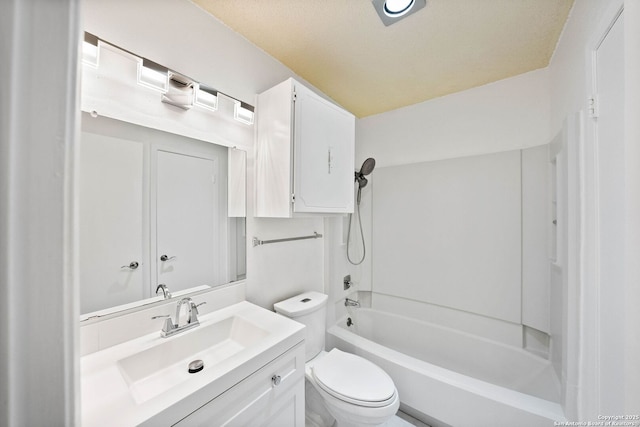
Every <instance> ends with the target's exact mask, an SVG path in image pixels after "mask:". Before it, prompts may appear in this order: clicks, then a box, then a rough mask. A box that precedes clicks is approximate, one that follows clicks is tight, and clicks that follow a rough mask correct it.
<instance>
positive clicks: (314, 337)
mask: <svg viewBox="0 0 640 427" xmlns="http://www.w3.org/2000/svg"><path fill="white" fill-rule="evenodd" d="M273 308H274V310H275V311H276V313H279V314H281V315H283V316H287V317H289V318H291V319H293V320H295V321H296V322H300V323H302V324H303V325H305V326H306V328H305V347H306V361H309V360H311V359H313V358H314V357H315V356H316V355H317V354H318V353H320V352H321V351H322V350H324V335H325V321H326V318H327V296H326V295H325V294H322V293H320V292H305V293H303V294H300V295H297V296H295V297H292V298H289V299H286V300H284V301H280V302H278V303H275V304H274V305H273Z"/></svg>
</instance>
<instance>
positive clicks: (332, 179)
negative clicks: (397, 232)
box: [255, 79, 355, 218]
mask: <svg viewBox="0 0 640 427" xmlns="http://www.w3.org/2000/svg"><path fill="white" fill-rule="evenodd" d="M354 146H355V117H354V116H353V115H352V114H351V113H349V112H347V111H345V110H344V109H342V108H340V107H338V106H336V105H335V104H333V103H331V102H329V101H327V100H326V99H324V98H322V97H321V96H319V95H318V94H316V93H315V92H313V91H311V90H310V89H309V88H307V87H305V86H303V85H302V84H300V83H299V82H297V81H295V80H293V79H288V80H286V81H284V82H282V83H280V84H279V85H277V86H275V87H273V88H271V89H269V90H267V91H266V92H264V93H262V94H260V95H259V96H258V118H257V143H256V163H255V165H256V166H255V170H256V213H255V215H256V216H257V217H280V218H283V217H284V218H290V217H293V216H294V215H295V214H298V213H304V214H307V213H313V214H335V213H350V212H353V203H354V201H353V199H354V194H353V193H354V181H353V174H354Z"/></svg>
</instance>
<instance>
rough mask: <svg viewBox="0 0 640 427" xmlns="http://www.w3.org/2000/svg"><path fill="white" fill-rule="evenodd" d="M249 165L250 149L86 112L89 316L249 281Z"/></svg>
mask: <svg viewBox="0 0 640 427" xmlns="http://www.w3.org/2000/svg"><path fill="white" fill-rule="evenodd" d="M244 165H245V152H244V151H241V150H236V149H233V148H227V147H223V146H219V145H215V144H211V143H209V142H203V141H199V140H195V139H191V138H187V137H185V136H182V135H176V134H171V133H167V132H163V131H159V130H156V129H151V128H146V127H143V126H138V125H134V124H131V123H126V122H123V121H120V120H114V119H110V118H106V117H100V116H96V117H92V116H91V115H90V114H88V113H82V129H81V141H80V168H79V180H78V195H79V197H78V207H79V210H78V213H79V248H80V251H79V253H80V260H79V261H80V276H79V277H80V309H81V313H82V314H83V315H84V316H85V317H91V316H99V315H101V314H107V313H111V312H113V311H114V310H123V309H128V308H131V307H135V306H137V305H140V303H153V302H157V301H160V300H163V299H164V298H165V295H167V292H169V293H170V294H171V295H172V296H173V295H175V296H183V295H184V294H187V293H190V292H194V291H201V290H205V289H209V288H210V287H215V286H219V285H223V284H226V283H229V282H233V281H236V280H240V279H243V278H244V277H245V264H246V263H245V248H246V236H245V218H244V215H245V214H244V200H245V193H244V183H245V179H244V172H245V166H244ZM160 284H163V285H165V287H160V289H157V288H158V286H159V285H160ZM156 289H157V294H156ZM167 296H168V295H167Z"/></svg>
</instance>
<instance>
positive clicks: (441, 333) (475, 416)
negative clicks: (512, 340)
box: [327, 308, 566, 427]
mask: <svg viewBox="0 0 640 427" xmlns="http://www.w3.org/2000/svg"><path fill="white" fill-rule="evenodd" d="M350 318H351V319H352V321H353V325H351V326H347V317H344V318H343V319H341V320H340V321H339V322H338V323H337V324H336V325H333V326H332V327H330V328H329V329H328V331H327V345H328V348H333V347H337V348H339V349H341V350H343V351H349V352H352V353H355V354H358V355H360V356H363V357H365V358H366V359H369V360H371V361H372V362H374V363H376V364H377V365H378V366H380V367H381V368H383V369H384V370H385V371H386V372H387V373H388V374H389V375H391V377H392V378H393V381H394V382H395V384H396V387H397V389H398V392H399V393H400V400H401V402H402V405H403V406H402V407H403V408H405V410H406V411H407V412H409V413H410V414H411V412H414V414H412V415H418V416H419V417H421V418H425V419H423V420H422V421H424V422H427V423H429V424H430V425H433V426H434V427H436V426H446V425H450V426H454V427H458V426H473V427H485V426H486V427H489V426H491V427H493V426H496V427H498V426H509V427H511V426H519V427H520V426H532V427H539V426H553V425H554V421H566V419H565V417H564V414H563V411H562V407H561V406H560V404H559V403H558V402H559V401H560V386H559V382H558V380H557V378H556V376H555V371H554V370H553V367H552V365H551V363H550V362H549V361H547V360H545V359H542V358H540V357H538V356H535V355H533V354H530V353H529V352H527V351H525V350H523V349H519V348H514V347H511V346H508V345H504V344H501V343H498V342H494V341H491V340H488V339H484V338H480V337H477V336H474V335H471V334H467V333H463V332H460V331H457V330H454V329H450V328H445V327H442V326H439V325H435V324H431V323H427V322H421V321H417V320H413V319H410V318H407V317H403V316H399V315H395V314H391V313H385V312H382V311H377V310H372V309H367V308H360V309H357V310H355V312H354V315H352V316H350ZM425 415H426V416H425Z"/></svg>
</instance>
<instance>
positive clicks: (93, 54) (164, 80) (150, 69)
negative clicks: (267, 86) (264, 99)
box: [82, 0, 419, 125]
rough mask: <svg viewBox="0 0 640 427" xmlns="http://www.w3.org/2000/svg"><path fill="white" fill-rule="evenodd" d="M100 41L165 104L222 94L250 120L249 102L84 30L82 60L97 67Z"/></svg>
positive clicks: (213, 103) (213, 99)
mask: <svg viewBox="0 0 640 427" xmlns="http://www.w3.org/2000/svg"><path fill="white" fill-rule="evenodd" d="M415 1H419V0H415ZM102 43H104V44H106V45H109V46H110V47H113V48H114V49H118V50H121V51H123V52H124V53H126V54H128V55H131V57H133V58H134V59H135V60H136V61H137V62H138V68H137V74H138V84H139V85H141V86H144V87H146V88H149V89H153V90H155V91H157V92H160V93H161V94H162V96H161V97H160V100H161V101H162V102H164V103H165V104H169V105H172V106H175V107H179V108H181V109H183V110H189V109H191V108H192V107H193V106H194V105H197V106H198V107H202V108H205V109H207V110H210V111H217V109H218V99H219V98H220V96H223V97H226V98H228V99H229V100H231V102H233V103H234V109H233V118H234V119H236V120H237V121H239V122H241V123H244V124H247V125H252V124H253V122H254V111H255V108H254V107H253V106H252V105H250V104H247V103H245V102H242V101H240V100H239V99H237V98H234V97H232V96H230V95H227V94H225V93H223V92H220V91H218V90H216V89H213V88H212V87H210V86H206V85H204V84H201V83H198V82H197V81H195V80H193V79H191V78H190V77H188V76H186V75H184V74H180V73H178V72H176V71H173V70H170V69H168V68H167V67H165V66H163V65H160V64H158V63H156V62H153V61H151V60H149V59H147V58H142V57H139V56H137V55H136V54H135V53H132V52H130V51H128V50H126V49H123V48H121V47H119V46H116V45H113V44H110V43H108V42H105V41H104V40H101V39H99V38H98V37H96V36H94V35H93V34H90V33H87V32H85V33H84V40H83V45H82V61H83V63H86V64H89V65H91V66H93V67H96V68H97V66H98V59H99V55H100V46H101V44H102Z"/></svg>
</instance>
